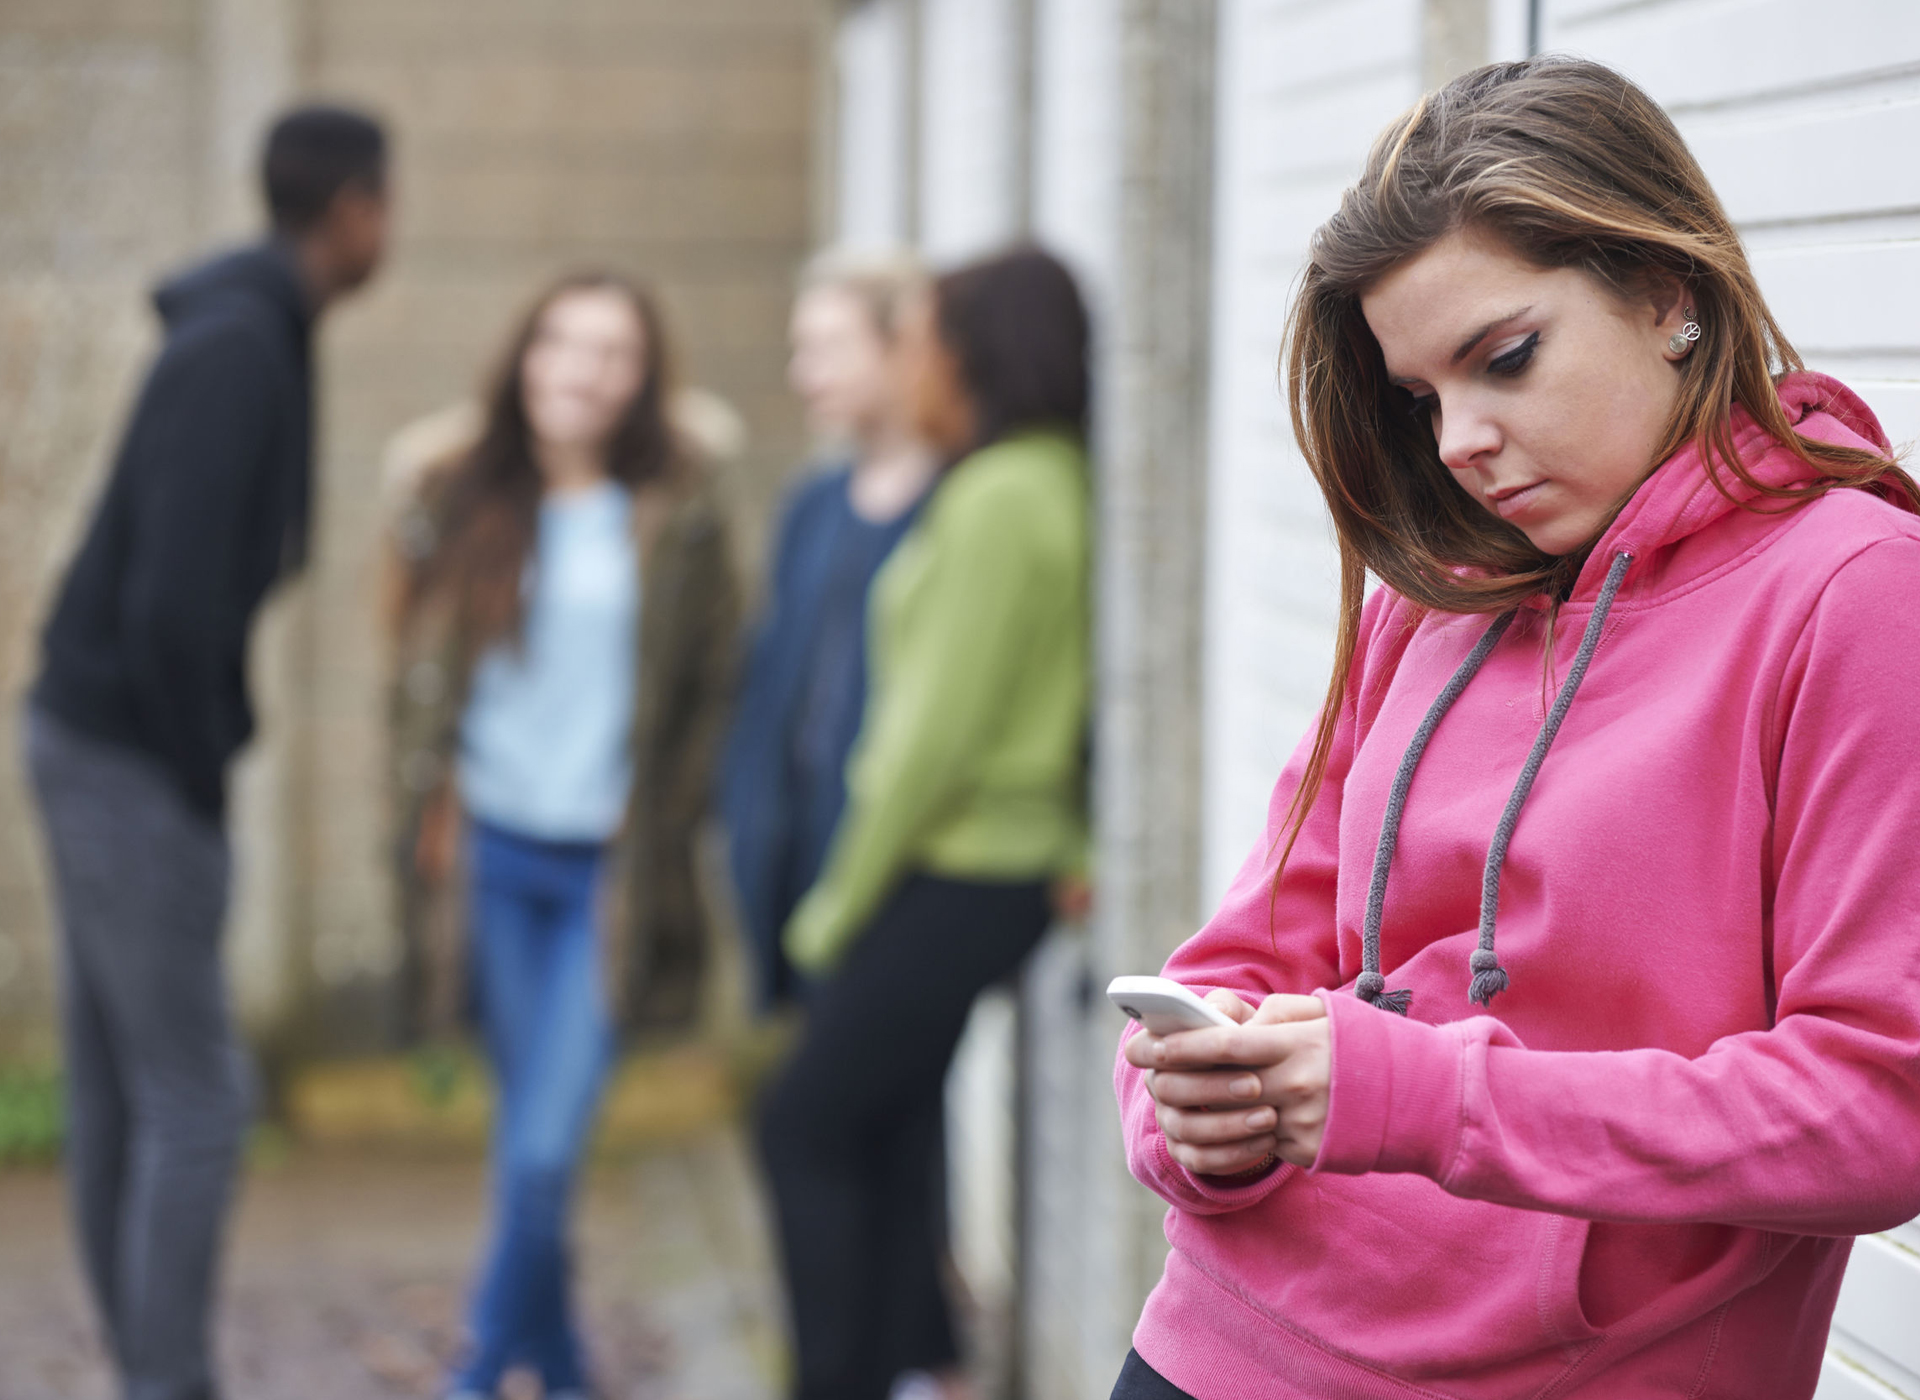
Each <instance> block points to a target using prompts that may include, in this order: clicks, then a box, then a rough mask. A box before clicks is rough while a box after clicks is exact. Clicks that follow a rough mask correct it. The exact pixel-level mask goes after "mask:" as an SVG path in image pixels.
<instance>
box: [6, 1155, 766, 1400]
mask: <svg viewBox="0 0 1920 1400" xmlns="http://www.w3.org/2000/svg"><path fill="white" fill-rule="evenodd" d="M483 1189H484V1180H483V1171H482V1168H481V1166H480V1164H479V1163H478V1162H477V1161H474V1160H471V1159H467V1158H460V1157H449V1156H446V1155H440V1156H426V1157H422V1156H413V1157H407V1156H397V1155H394V1154H393V1153H391V1152H388V1153H384V1154H380V1153H371V1152H368V1153H356V1154H343V1153H341V1152H339V1151H338V1150H337V1149H336V1150H332V1151H329V1152H326V1153H319V1152H313V1151H308V1152H304V1153H299V1154H296V1155H294V1156H292V1157H290V1158H289V1159H287V1160H286V1161H284V1162H281V1163H278V1164H274V1165H266V1166H256V1167H255V1168H254V1170H253V1171H252V1173H251V1175H250V1176H249V1178H248V1181H247V1185H246V1190H245V1194H244V1199H243V1203H242V1207H241V1211H240V1215H239V1218H238V1222H237V1225H236V1229H235V1234H234V1239H233V1247H232V1250H231V1253H230V1260H231V1262H230V1265H229V1270H228V1288H227V1299H228V1303H227V1308H226V1311H225V1315H224V1317H223V1319H222V1326H221V1331H220V1348H221V1354H222V1356H223V1359H224V1364H225V1373H226V1376H227V1379H228V1382H229V1400H296V1397H297V1400H403V1398H406V1400H411V1398H412V1397H425V1396H432V1395H433V1394H435V1393H436V1391H435V1385H436V1381H437V1378H438V1377H439V1375H440V1373H441V1368H442V1366H443V1364H444V1361H445V1358H446V1356H447V1355H448V1354H449V1352H450V1351H451V1349H452V1348H453V1347H454V1345H455V1344H456V1341H457V1338H458V1324H459V1314H460V1308H461V1301H462V1298H463V1296H464V1292H463V1290H464V1286H465V1281H466V1278H467V1276H468V1271H469V1269H470V1268H471V1266H472V1262H473V1257H474V1254H475V1251H476V1248H477V1246H478V1237H477V1232H478V1226H479V1221H480V1218H481V1207H482V1199H483ZM577 1238H578V1240H579V1242H580V1268H581V1281H582V1286H583V1290H584V1298H585V1311H586V1316H587V1329H588V1333H589V1338H590V1342H591V1345H592V1347H593V1350H594V1354H595V1357H596V1360H597V1365H598V1367H599V1375H600V1378H601V1381H602V1383H603V1385H604V1387H605V1394H606V1395H607V1396H608V1397H609V1400H770V1397H772V1396H773V1395H774V1394H776V1393H777V1389H778V1387H777V1377H778V1375H779V1373H780V1367H781V1365H782V1354H781V1342H780V1324H779V1320H778V1307H779V1304H778V1301H777V1291H776V1289H775V1287H774V1284H773V1280H772V1277H771V1274H770V1271H769V1261H768V1256H767V1245H766V1234H765V1230H764V1225H763V1223H762V1219H761V1206H760V1203H759V1199H758V1196H757V1195H756V1193H755V1191H754V1189H753V1185H752V1178H751V1175H750V1171H749V1167H748V1164H747V1162H746V1160H745V1158H744V1156H743V1153H742V1150H741V1145H740V1142H739V1138H738V1135H737V1134H736V1133H735V1132H734V1131H733V1130H732V1129H731V1128H710V1129H707V1130H704V1131H701V1132H698V1133H695V1134H692V1135H690V1136H687V1137H684V1138H682V1139H680V1140H679V1141H677V1142H675V1143H673V1144H670V1145H663V1146H656V1147H654V1148H651V1149H649V1150H646V1151H644V1152H640V1153H635V1154H629V1155H627V1156H626V1157H625V1158H624V1159H622V1160H619V1161H607V1162H601V1163H599V1164H597V1165H596V1166H595V1167H594V1168H593V1169H592V1172H591V1174H590V1178H589V1180H588V1182H587V1184H586V1188H585V1192H584V1199H583V1203H582V1209H581V1213H580V1218H579V1230H578V1232H577ZM517 1393H518V1394H523V1395H531V1394H532V1393H533V1391H532V1389H527V1390H524V1391H521V1392H517ZM0 1400H111V1390H110V1387H109V1384H108V1377H107V1373H106V1370H105V1368H104V1367H103V1365H102V1363H101V1359H100V1354H99V1350H98V1347H97V1346H96V1344H95V1342H94V1340H93V1334H92V1326H91V1321H90V1318H89V1315H88V1312H87V1309H86V1308H85V1306H84V1304H83V1297H82V1293H81V1286H80V1281H79V1278H78V1275H77V1273H76V1270H75V1267H74V1264H73V1262H72V1253H71V1250H70V1248H69V1245H68V1239H67V1230H66V1219H65V1210H64V1205H63V1202H62V1197H61V1192H60V1186H59V1182H58V1181H57V1179H56V1178H55V1177H54V1176H53V1175H52V1174H50V1173H47V1172H27V1171H14V1172H0Z"/></svg>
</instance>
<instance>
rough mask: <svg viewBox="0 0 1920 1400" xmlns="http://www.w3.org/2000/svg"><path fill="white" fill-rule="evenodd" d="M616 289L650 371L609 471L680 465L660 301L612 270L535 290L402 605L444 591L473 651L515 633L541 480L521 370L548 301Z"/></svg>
mask: <svg viewBox="0 0 1920 1400" xmlns="http://www.w3.org/2000/svg"><path fill="white" fill-rule="evenodd" d="M595 291H611V292H616V293H618V294H619V295H620V296H622V297H624V298H625V299H626V300H627V302H628V303H629V304H630V305H631V306H632V308H633V313H634V317H635V319H636V320H637V322H638V323H639V326H640V339H641V345H642V347H643V348H642V353H643V354H644V355H645V357H646V373H645V376H644V377H643V379H642V381H641V384H640V389H639V392H638V393H636V394H635V395H634V396H633V401H632V402H631V403H629V404H628V405H627V409H626V412H625V413H624V414H622V415H621V418H620V421H619V424H618V426H617V427H616V428H615V429H614V433H613V437H612V438H611V440H610V441H609V443H608V445H607V475H608V476H609V477H610V478H611V479H612V480H614V481H617V482H619V483H620V484H621V485H623V486H626V487H628V488H629V489H633V488H637V487H639V486H641V485H644V484H645V483H647V482H649V481H654V480H657V479H659V478H661V477H663V476H666V475H668V474H669V473H671V472H672V471H673V470H674V469H675V468H676V466H677V465H678V464H679V454H678V449H677V447H676V443H675V439H674V436H673V431H672V428H671V426H670V425H669V423H668V420H667V408H666V406H667V395H668V390H669V387H670V382H671V376H670V359H669V356H668V353H667V344H666V334H665V329H664V326H663V323H662V320H661V316H660V311H659V307H658V304H657V303H656V302H655V301H654V298H653V296H652V294H651V293H650V292H649V291H647V289H646V288H644V287H642V286H640V285H639V284H638V283H636V282H633V281H630V280H628V279H627V278H625V277H623V276H621V275H620V274H618V273H614V272H604V271H588V272H575V273H570V274H568V275H566V276H564V277H561V278H560V279H559V280H557V281H555V282H554V283H552V284H551V285H550V286H548V287H547V289H546V290H545V291H543V292H542V293H541V294H540V295H539V296H538V297H537V298H535V300H534V302H533V305H532V306H531V307H529V308H528V310H527V312H526V314H525V315H524V316H522V317H521V319H520V322H519V324H518V326H517V327H516V328H515V330H514V333H513V336H512V338H511V339H510V340H509V341H508V342H507V348H506V352H505V353H504V354H503V355H502V356H501V358H500V362H499V366H498V368H497V369H496V370H495V372H494V375H493V380H492V387H491V388H490V390H489V391H488V394H487V400H486V419H485V424H484V426H483V428H482V430H481V433H480V437H479V440H478V441H477V442H475V443H474V445H473V447H472V448H471V449H470V450H469V451H468V452H467V453H466V455H465V457H464V458H463V459H462V460H461V462H460V464H459V465H458V466H457V467H456V468H455V469H454V471H453V473H452V475H451V477H450V478H449V479H448V481H447V482H446V484H445V487H444V488H443V489H444V491H445V493H446V494H445V496H444V503H445V504H444V507H443V509H442V510H441V512H440V517H441V520H442V521H443V522H444V524H443V527H442V531H441V537H440V539H439V541H438V542H437V547H436V548H435V549H434V550H433V552H432V554H431V556H430V557H429V558H428V560H427V561H426V563H425V565H424V567H422V568H419V569H416V570H414V571H413V573H412V576H411V578H410V579H409V581H408V585H407V597H406V598H405V600H404V602H403V607H411V606H412V605H413V604H415V603H418V602H419V601H420V600H421V599H423V598H424V597H426V596H427V595H428V594H437V593H439V592H440V591H441V590H446V592H447V593H449V594H450V595H451V600H452V602H453V604H454V606H455V608H456V609H457V611H458V613H459V614H460V616H461V617H462V618H463V619H464V620H465V622H466V624H467V626H468V628H469V629H470V631H469V637H470V640H471V642H472V645H473V648H474V650H475V651H476V652H478V651H479V650H481V649H483V648H485V647H486V646H487V645H489V644H490V643H493V642H496V641H499V640H501V639H503V638H507V637H511V636H513V635H515V634H517V633H518V631H519V629H520V625H521V621H522V617H521V613H522V598H521V586H520V581H521V575H522V572H523V570H524V569H525V567H526V562H527V556H528V554H529V553H530V552H531V551H532V549H533V540H534V533H535V529H536V526H537V524H538V520H539V514H540V498H541V494H542V492H543V490H544V482H543V480H542V478H541V475H540V467H539V464H538V463H537V462H536V461H535V460H534V455H533V429H532V425H531V424H529V423H528V422H527V410H526V395H525V393H524V385H523V383H522V380H523V372H524V367H525V365H526V359H527V351H528V350H529V349H531V348H532V346H533V342H534V339H535V337H536V336H538V335H539V333H540V323H541V321H542V319H544V318H545V316H546V314H547V311H548V309H549V308H551V307H552V306H553V304H554V303H555V302H557V301H559V300H560V299H561V298H562V297H565V296H569V295H571V294H573V293H576V292H595Z"/></svg>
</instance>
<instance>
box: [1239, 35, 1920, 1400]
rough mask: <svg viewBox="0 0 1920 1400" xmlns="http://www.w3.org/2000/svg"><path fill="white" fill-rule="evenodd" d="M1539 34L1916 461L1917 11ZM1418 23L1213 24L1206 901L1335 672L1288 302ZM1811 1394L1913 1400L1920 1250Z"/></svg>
mask: <svg viewBox="0 0 1920 1400" xmlns="http://www.w3.org/2000/svg"><path fill="white" fill-rule="evenodd" d="M1500 8H1501V9H1503V10H1504V9H1507V8H1510V7H1505V6H1502V7H1500ZM1540 11H1541V12H1540V15H1539V20H1540V28H1541V33H1542V38H1543V40H1544V46H1545V47H1547V48H1550V49H1562V50H1568V51H1575V52H1582V53H1586V54H1589V55H1591V56H1593V57H1596V58H1599V59H1602V60H1604V61H1606V62H1609V63H1612V64H1614V65H1615V66H1617V67H1619V68H1621V69H1623V70H1624V71H1626V72H1628V73H1629V74H1631V75H1632V76H1633V77H1634V78H1635V79H1637V80H1638V81H1640V82H1642V83H1644V84H1645V85H1646V86H1647V87H1648V89H1649V90H1650V91H1651V92H1652V93H1653V95H1654V96H1655V97H1656V98H1657V99H1659V100H1660V101H1661V102H1662V103H1663V104H1664V105H1665V106H1666V107H1667V109H1668V110H1669V111H1671V112H1672V113H1673V114H1674V117H1675V119H1676V121H1678V123H1679V124H1680V126H1681V129H1682V130H1683V131H1684V132H1685V133H1686V135H1687V138H1688V140H1689V142H1691V143H1692V145H1693V148H1694V150H1695V151H1696V153H1697V154H1698V155H1699V157H1700V159H1701V161H1702V163H1703V164H1704V165H1705V166H1706V169H1707V172H1708V174H1709V175H1710V176H1711V177H1712V179H1713V181H1714V183H1715V185H1716V187H1717V188H1718V189H1719V190H1720V193H1721V195H1722V197H1723V198H1724V199H1725V200H1726V202H1727V206H1728V208H1729V210H1730V212H1731V213H1732V214H1733V216H1734V218H1735V219H1736V220H1737V221H1739V223H1740V225H1741V228H1742V231H1743V234H1744V235H1745V237H1746V238H1747V240H1748V243H1749V246H1750V247H1751V249H1752V252H1753V257H1754V263H1755V266H1756V269H1757V270H1758V272H1759V275H1760V278H1761V282H1762V285H1763V286H1764V288H1765V289H1766V292H1767V295H1768V297H1769V299H1770V300H1771V302H1772V304H1773V306H1774V309H1775V311H1776V313H1777V314H1778V315H1779V317H1780V319H1781V322H1782V324H1783V325H1784V327H1785V329H1786V332H1787V334H1788V335H1789V337H1791V338H1792V339H1793V340H1794V342H1795V343H1796V344H1797V345H1798V347H1799V349H1800V350H1801V352H1802V353H1803V354H1804V355H1805V356H1806V358H1807V360H1808V362H1809V363H1810V364H1811V365H1812V366H1813V367H1814V368H1818V369H1823V370H1826V371H1828V372H1829V373H1833V374H1835V375H1837V376H1839V377H1841V378H1843V379H1845V380H1846V381H1847V382H1849V383H1850V384H1852V385H1853V386H1854V387H1855V388H1856V389H1858V390H1859V391H1860V392H1861V393H1862V394H1863V396H1865V397H1866V398H1867V400H1868V401H1869V402H1870V403H1871V404H1872V405H1873V406H1874V408H1875V409H1876V410H1877V411H1878V412H1879V414H1880V415H1881V417H1882V419H1883V420H1884V421H1885V422H1886V424H1887V426H1888V430H1889V431H1890V433H1891V434H1892V435H1893V437H1894V440H1895V441H1896V443H1912V442H1913V441H1914V440H1915V439H1917V438H1920V155H1916V154H1915V153H1916V152H1920V5H1916V4H1914V3H1913V0H1829V3H1827V4H1823V5H1821V6H1818V7H1811V6H1808V5H1806V4H1805V3H1804V0H1542V3H1541V6H1540ZM1420 18H1421V15H1420V7H1419V6H1418V5H1417V4H1415V3H1411V0H1351V3H1325V4H1301V3H1298V2H1297V0H1296V2H1295V3H1275V0H1224V3H1223V5H1222V42H1221V69H1220V131H1221V147H1220V165H1219V190H1220V194H1219V201H1218V205H1217V213H1218V236H1217V247H1216V255H1215V256H1216V261H1215V269H1216V286H1217V288H1218V292H1217V296H1216V305H1215V340H1214V376H1215V387H1214V407H1213V435H1214V457H1213V464H1212V474H1211V477H1210V488H1211V491H1212V499H1211V502H1210V516H1211V519H1210V525H1209V532H1210V562H1209V574H1208V580H1207V589H1208V593H1207V626H1208V635H1207V676H1206V684H1207V711H1206V793H1207V798H1206V820H1207V828H1206V839H1205V860H1206V865H1207V870H1206V877H1207V878H1206V887H1207V892H1208V896H1209V898H1210V899H1211V898H1212V897H1214V896H1216V895H1217V894H1218V892H1219V891H1220V890H1221V889H1223V888H1224V886H1225V884H1226V882H1227V880H1228V878H1229V877H1230V876H1231V873H1232V871H1233V869H1234V867H1235V866H1236V865H1237V864H1238V862H1239V861H1240V859H1241V858H1242V857H1243V856H1244V855H1245V853H1246V851H1247V850H1248V849H1249V847H1250V845H1251V843H1252V841H1253V840H1254V839H1255V837H1256V835H1257V833H1258V831H1259V828H1260V822H1261V819H1262V815H1263V812H1264V804H1265V800H1266V796H1267V791H1268V788H1269V787H1270V785H1271V783H1272V782H1273V779H1274V776H1275V774H1276V773H1277V772H1278V770H1279V767H1280V765H1281V763H1282V762H1283V761H1284V759H1285V757H1286V755H1287V753H1288V752H1289V751H1290V750H1291V748H1292V746H1293V744H1294V743H1295V742H1296V741H1297V740H1298V738H1299V736H1300V735H1301V734H1302V733H1303V732H1304V731H1305V728H1306V726H1307V724H1308V723H1309V721H1310V720H1311V717H1312V715H1313V712H1314V709H1315V707H1316V706H1317V704H1318V700H1319V695H1320V692H1321V688H1322V687H1323V685H1324V683H1325V680H1326V674H1327V667H1328V663H1329V660H1330V657H1331V653H1332V645H1333V628H1334V611H1333V605H1334V597H1335V592H1334V588H1335V582H1334V573H1333V551H1332V546H1331V541H1330V538H1329V534H1328V529H1327V527H1326V525H1325V523H1324V515H1323V512H1322V510H1321V507H1320V504H1319V501H1318V497H1317V493H1316V492H1315V490H1314V487H1313V485H1312V482H1311V480H1310V479H1309V478H1308V476H1307V474H1306V471H1305V468H1304V465H1303V464H1302V463H1301V462H1300V460H1299V458H1298V457H1297V455H1296V454H1295V453H1294V452H1293V450H1292V447H1291V443H1290V441H1289V432H1288V429H1287V425H1286V422H1285V419H1284V406H1283V404H1282V401H1281V399H1280V396H1279V393H1278V390H1277V387H1276V384H1277V379H1276V369H1275V357H1276V352H1277V349H1278V345H1279V340H1280V330H1281V323H1282V317H1283V314H1284V310H1285V304H1286V298H1287V293H1288V291H1289V288H1290V285H1291V283H1292V281H1293V278H1294V276H1295V274H1296V272H1297V270H1298V268H1299V265H1300V262H1301V258H1302V256H1303V254H1304V250H1305V240H1306V237H1307V235H1308V233H1309V232H1310V231H1311V230H1312V228H1313V227H1314V225H1315V224H1317V223H1318V222H1319V221H1320V220H1321V219H1322V218H1324V217H1325V215H1326V213H1327V212H1328V211H1329V210H1330V209H1331V208H1332V207H1333V205H1334V201H1335V199H1336V198H1337V196H1338V193H1339V191H1340V189H1341V188H1342V187H1343V186H1344V185H1345V184H1346V183H1348V182H1349V181H1350V180H1351V179H1352V177H1353V176H1354V175H1355V174H1356V173H1357V171H1358V169H1359V166H1360V162H1361V159H1362V157H1363V155H1364V153H1365V149H1366V144H1367V142H1368V141H1369V140H1370V139H1371V137H1372V136H1373V134H1374V133H1375V132H1376V131H1378V130H1379V128H1380V127H1381V126H1382V125H1383V124H1384V123H1385V122H1386V121H1387V120H1388V119H1390V118H1391V117H1392V116H1393V115H1394V114H1395V113H1396V112H1398V111H1399V110H1400V109H1401V108H1402V107H1404V106H1405V105H1406V104H1407V103H1408V102H1409V101H1411V100H1412V98H1413V97H1414V95H1415V94H1416V92H1417V89H1418V81H1419V80H1418V51H1417V47H1416V45H1417V42H1418V36H1419V34H1420ZM1500 27H1502V26H1496V28H1500ZM1821 1395H1822V1397H1823V1400H1840V1397H1849V1398H1851V1397H1866V1396H1878V1397H1890V1396H1896V1395H1905V1396H1909V1397H1915V1396H1920V1227H1916V1226H1909V1227H1906V1228H1905V1229H1904V1230H1899V1231H1894V1232H1892V1233H1891V1234H1889V1235H1886V1236H1882V1237H1877V1238H1874V1239H1868V1240H1862V1241H1861V1242H1860V1244H1859V1245H1858V1247H1857V1249H1856V1254H1855V1263H1854V1265H1853V1268H1852V1270H1851V1272H1850V1273H1849V1275H1848V1280H1847V1285H1846V1288H1845V1290H1844V1292H1843V1294H1842V1299H1841V1306H1840V1311H1839V1315H1838V1318H1837V1320H1836V1326H1835V1331H1834V1337H1833V1347H1832V1354H1831V1356H1830V1359H1829V1365H1828V1367H1827V1373H1826V1376H1825V1378H1824V1380H1823V1383H1822V1390H1821Z"/></svg>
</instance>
